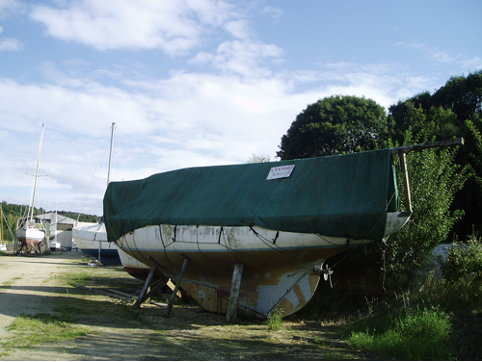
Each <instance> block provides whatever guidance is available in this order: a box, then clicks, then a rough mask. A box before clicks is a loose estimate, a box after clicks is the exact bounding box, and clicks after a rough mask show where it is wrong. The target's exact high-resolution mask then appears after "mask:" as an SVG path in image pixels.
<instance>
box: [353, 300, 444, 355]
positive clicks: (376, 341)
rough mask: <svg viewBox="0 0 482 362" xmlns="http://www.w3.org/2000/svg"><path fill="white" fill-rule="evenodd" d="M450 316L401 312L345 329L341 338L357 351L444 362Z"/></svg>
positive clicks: (437, 311) (432, 310) (412, 310)
mask: <svg viewBox="0 0 482 362" xmlns="http://www.w3.org/2000/svg"><path fill="white" fill-rule="evenodd" d="M450 332H451V323H450V316H449V315H448V314H447V313H445V312H444V311H442V310H440V309H439V308H436V307H430V308H424V309H416V308H405V309H404V310H402V311H398V312H396V313H390V314H387V315H384V316H383V317H379V318H374V319H371V320H368V321H364V322H359V323H356V324H354V325H351V326H348V327H347V328H346V329H345V332H344V335H345V337H347V338H348V340H349V341H350V342H351V343H352V344H354V345H355V346H357V347H359V348H363V349H365V350H367V351H370V352H375V353H379V354H381V355H384V356H390V357H393V358H397V359H402V360H448V359H451V358H452V355H451V353H450V351H449V349H448V347H447V343H446V342H447V341H448V338H449V336H450Z"/></svg>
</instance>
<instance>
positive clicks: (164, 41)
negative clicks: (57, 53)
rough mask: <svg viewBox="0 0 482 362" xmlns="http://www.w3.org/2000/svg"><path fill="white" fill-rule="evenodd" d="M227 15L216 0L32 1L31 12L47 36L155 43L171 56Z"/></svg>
mask: <svg viewBox="0 0 482 362" xmlns="http://www.w3.org/2000/svg"><path fill="white" fill-rule="evenodd" d="M233 16H235V13H234V12H233V11H232V8H231V6H230V5H229V4H227V3H226V2H224V1H222V0H218V1H214V0H213V1H209V0H202V1H201V0H197V1H192V0H185V1H182V0H176V1H157V0H138V1H135V2H132V1H130V0H105V1H97V0H82V1H76V2H73V3H71V5H70V7H68V8H64V9H58V8H50V7H47V6H43V5H40V6H36V7H35V8H34V10H33V11H32V13H31V17H32V19H34V20H36V21H39V22H42V23H44V24H45V26H46V29H47V30H46V34H48V35H50V36H54V37H58V38H60V39H64V40H73V41H77V42H80V43H83V44H86V45H89V46H92V47H94V48H96V49H98V50H107V49H123V48H131V49H133V48H134V49H135V48H144V49H154V48H159V49H162V50H163V51H164V52H166V53H168V54H170V55H173V56H174V55H179V54H186V53H187V52H189V51H190V50H191V49H193V48H195V47H197V46H199V44H200V42H201V41H202V37H203V35H204V34H205V33H206V32H208V31H209V28H210V27H217V26H220V25H221V24H222V23H224V22H225V21H227V20H228V19H230V18H231V17H233Z"/></svg>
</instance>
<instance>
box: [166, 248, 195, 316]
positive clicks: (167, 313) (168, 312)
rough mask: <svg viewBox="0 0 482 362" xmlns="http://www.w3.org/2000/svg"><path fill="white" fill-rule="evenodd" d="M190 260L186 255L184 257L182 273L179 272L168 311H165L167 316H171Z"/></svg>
mask: <svg viewBox="0 0 482 362" xmlns="http://www.w3.org/2000/svg"><path fill="white" fill-rule="evenodd" d="M188 261H189V259H188V258H187V257H186V258H185V259H184V263H183V264H182V269H181V274H179V277H178V278H177V280H176V287H175V288H174V291H173V292H172V295H171V299H170V300H169V304H168V306H167V309H166V312H165V313H164V317H166V318H169V314H171V309H172V304H173V303H174V299H176V294H177V292H178V290H179V286H180V285H181V282H182V277H183V276H184V272H185V271H186V268H187V263H188Z"/></svg>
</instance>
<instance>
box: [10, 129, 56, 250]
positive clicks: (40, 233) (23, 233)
mask: <svg viewBox="0 0 482 362" xmlns="http://www.w3.org/2000/svg"><path fill="white" fill-rule="evenodd" d="M43 135H44V124H42V131H41V133H40V145H39V150H38V156H37V166H36V169H35V181H34V186H33V195H32V202H31V204H30V206H29V213H28V217H27V218H23V219H20V220H18V222H17V240H18V241H19V243H20V248H19V250H18V251H17V253H21V252H27V253H31V252H35V253H40V248H39V247H38V245H39V244H40V243H42V242H43V241H44V239H45V231H44V230H40V229H38V228H36V227H35V220H34V216H33V213H34V209H35V195H36V193H37V180H38V172H39V166H40V154H41V152H42V139H43ZM49 251H50V250H49Z"/></svg>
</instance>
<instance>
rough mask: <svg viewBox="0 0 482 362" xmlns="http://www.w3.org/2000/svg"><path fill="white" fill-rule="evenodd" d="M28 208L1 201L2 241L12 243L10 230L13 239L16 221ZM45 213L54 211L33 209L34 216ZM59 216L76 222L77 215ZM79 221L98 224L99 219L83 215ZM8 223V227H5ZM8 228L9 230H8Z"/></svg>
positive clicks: (61, 213) (60, 212) (94, 216)
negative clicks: (3, 217) (2, 217)
mask: <svg viewBox="0 0 482 362" xmlns="http://www.w3.org/2000/svg"><path fill="white" fill-rule="evenodd" d="M27 209H28V206H25V205H16V204H9V203H7V202H6V201H2V212H3V214H4V216H5V218H6V220H7V222H5V219H4V220H3V231H2V235H3V239H4V240H5V241H12V234H10V230H11V231H12V233H13V237H15V231H16V230H17V220H18V219H19V218H21V217H24V216H25V214H26V211H27ZM47 212H55V210H53V211H52V210H51V211H46V210H45V209H42V208H34V215H38V214H43V213H47ZM57 213H58V214H59V215H64V216H66V217H69V218H71V219H74V220H77V216H78V213H74V212H70V211H58V212H57ZM79 221H81V222H98V221H99V217H98V216H96V215H84V214H81V215H80V217H79ZM7 223H8V225H7ZM9 227H10V230H9Z"/></svg>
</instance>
